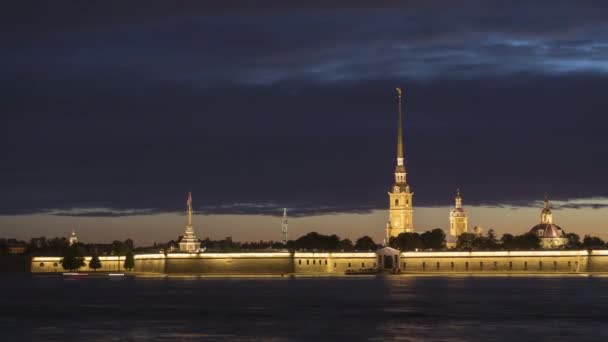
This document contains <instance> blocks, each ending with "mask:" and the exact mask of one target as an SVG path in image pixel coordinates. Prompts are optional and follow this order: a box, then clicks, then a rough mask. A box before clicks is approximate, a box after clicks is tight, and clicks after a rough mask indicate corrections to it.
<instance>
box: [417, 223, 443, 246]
mask: <svg viewBox="0 0 608 342" xmlns="http://www.w3.org/2000/svg"><path fill="white" fill-rule="evenodd" d="M420 239H421V240H422V242H423V243H424V247H425V248H427V249H434V250H442V249H445V233H444V232H443V229H441V228H435V229H433V230H431V231H427V232H424V233H422V235H420Z"/></svg>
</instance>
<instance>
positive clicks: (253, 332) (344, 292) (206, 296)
mask: <svg viewBox="0 0 608 342" xmlns="http://www.w3.org/2000/svg"><path fill="white" fill-rule="evenodd" d="M0 295H1V297H0V341H260V340H262V341H365V340H371V341H386V340H402V341H518V342H522V341H577V342H580V341H608V278H601V277H583V276H576V277H555V276H536V277H535V276H532V277H531V276H527V277H516V276H512V277H506V276H505V277H501V276H491V277H490V276H484V277H481V276H480V277H471V276H445V277H442V276H418V277H414V276H392V277H390V276H389V277H376V276H353V277H318V278H315V277H296V278H290V277H284V278H280V277H272V278H262V277H256V278H232V277H229V278H168V279H164V278H121V279H104V278H102V279H98V278H96V279H93V278H91V279H64V278H62V277H57V276H35V275H2V276H0Z"/></svg>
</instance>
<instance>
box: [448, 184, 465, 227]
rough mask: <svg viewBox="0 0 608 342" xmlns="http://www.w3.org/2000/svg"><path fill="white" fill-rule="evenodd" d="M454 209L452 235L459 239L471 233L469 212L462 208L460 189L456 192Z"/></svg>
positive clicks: (451, 220) (451, 214)
mask: <svg viewBox="0 0 608 342" xmlns="http://www.w3.org/2000/svg"><path fill="white" fill-rule="evenodd" d="M455 202H456V203H455V205H454V209H452V211H451V212H450V235H451V236H454V237H459V236H460V235H462V234H463V233H468V232H469V218H468V214H467V211H466V210H465V209H464V208H463V207H462V197H460V189H458V190H456V198H455Z"/></svg>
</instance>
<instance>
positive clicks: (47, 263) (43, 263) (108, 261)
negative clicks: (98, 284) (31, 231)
mask: <svg viewBox="0 0 608 342" xmlns="http://www.w3.org/2000/svg"><path fill="white" fill-rule="evenodd" d="M61 259H62V258H61V257H33V258H32V268H31V271H32V272H33V273H47V272H65V270H64V269H63V267H61ZM99 261H100V262H101V268H98V269H97V272H115V271H116V272H117V271H120V272H123V271H124V269H123V264H124V262H125V257H124V256H123V257H116V256H100V257H99ZM90 262H91V257H85V258H84V263H85V266H84V267H82V268H80V269H79V271H80V272H94V271H93V270H92V269H90V268H89V263H90Z"/></svg>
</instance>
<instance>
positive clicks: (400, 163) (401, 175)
mask: <svg viewBox="0 0 608 342" xmlns="http://www.w3.org/2000/svg"><path fill="white" fill-rule="evenodd" d="M396 90H397V109H398V116H397V165H396V166H395V184H399V185H407V182H406V179H405V175H406V173H405V163H404V158H403V110H402V108H401V107H402V106H401V102H402V99H403V91H402V90H401V88H399V87H397V88H396Z"/></svg>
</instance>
